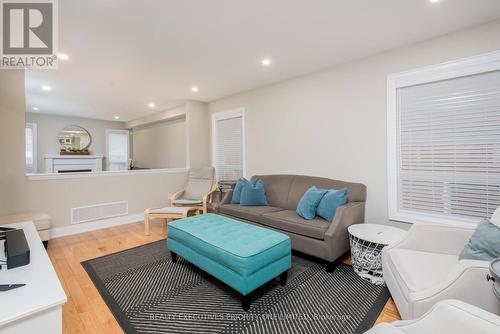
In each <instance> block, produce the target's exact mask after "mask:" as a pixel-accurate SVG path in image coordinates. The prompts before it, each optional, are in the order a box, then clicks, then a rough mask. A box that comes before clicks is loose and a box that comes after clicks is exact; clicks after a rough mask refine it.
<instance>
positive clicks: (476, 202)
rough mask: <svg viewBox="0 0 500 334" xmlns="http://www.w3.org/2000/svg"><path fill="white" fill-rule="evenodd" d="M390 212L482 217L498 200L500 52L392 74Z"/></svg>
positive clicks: (413, 216)
mask: <svg viewBox="0 0 500 334" xmlns="http://www.w3.org/2000/svg"><path fill="white" fill-rule="evenodd" d="M388 94H389V98H388V102H389V115H388V122H389V123H388V130H389V131H388V134H389V138H388V142H389V215H390V219H394V220H400V221H407V222H436V223H458V222H475V223H477V222H479V221H480V220H481V219H482V218H489V217H491V214H492V213H493V211H494V210H495V209H496V208H497V207H498V206H499V204H500V53H494V54H487V55H483V56H479V57H474V58H470V59H466V60H462V61H457V62H452V63H447V64H444V65H438V66H434V67H430V68H426V69H422V70H417V71H413V72H409V73H403V74H398V75H394V76H390V77H389V79H388Z"/></svg>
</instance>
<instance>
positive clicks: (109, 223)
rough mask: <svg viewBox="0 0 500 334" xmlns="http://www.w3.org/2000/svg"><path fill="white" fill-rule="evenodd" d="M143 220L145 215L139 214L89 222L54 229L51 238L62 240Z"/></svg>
mask: <svg viewBox="0 0 500 334" xmlns="http://www.w3.org/2000/svg"><path fill="white" fill-rule="evenodd" d="M143 220H144V214H143V213H138V214H134V215H128V216H120V217H114V218H109V219H102V220H96V221H93V222H88V223H81V224H75V225H68V226H61V227H54V228H53V229H52V230H51V233H50V238H51V239H55V238H60V237H64V236H67V235H73V234H79V233H85V232H91V231H95V230H99V229H102V228H109V227H113V226H119V225H126V224H133V223H137V222H140V221H143Z"/></svg>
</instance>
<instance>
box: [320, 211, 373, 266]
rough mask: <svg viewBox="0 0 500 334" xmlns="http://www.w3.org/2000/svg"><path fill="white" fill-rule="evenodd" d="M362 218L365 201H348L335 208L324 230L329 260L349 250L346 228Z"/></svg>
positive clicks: (361, 221) (359, 222) (362, 220)
mask: <svg viewBox="0 0 500 334" xmlns="http://www.w3.org/2000/svg"><path fill="white" fill-rule="evenodd" d="M364 220H365V202H350V203H347V204H345V205H342V206H341V207H338V208H337V211H336V212H335V217H334V218H333V221H332V223H331V224H330V226H329V227H328V229H327V230H326V232H325V242H326V243H327V244H328V253H329V254H327V257H328V260H329V261H334V260H336V259H337V258H338V257H340V256H342V255H343V254H344V253H346V252H347V251H348V250H349V233H348V232H347V228H348V227H349V226H351V225H353V224H361V223H363V222H364Z"/></svg>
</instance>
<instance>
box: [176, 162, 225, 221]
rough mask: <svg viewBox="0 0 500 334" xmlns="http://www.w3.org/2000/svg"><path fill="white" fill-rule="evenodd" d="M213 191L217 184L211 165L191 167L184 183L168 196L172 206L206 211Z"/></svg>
mask: <svg viewBox="0 0 500 334" xmlns="http://www.w3.org/2000/svg"><path fill="white" fill-rule="evenodd" d="M215 191H217V184H216V182H215V169H214V168H213V167H205V168H191V169H189V172H188V181H187V183H186V185H185V186H184V188H182V189H181V190H179V191H178V192H176V193H175V194H173V195H172V196H171V197H170V203H171V205H172V206H181V207H182V206H188V207H194V208H199V209H200V210H203V213H207V207H208V203H210V202H211V201H212V195H213V193H214V192H215Z"/></svg>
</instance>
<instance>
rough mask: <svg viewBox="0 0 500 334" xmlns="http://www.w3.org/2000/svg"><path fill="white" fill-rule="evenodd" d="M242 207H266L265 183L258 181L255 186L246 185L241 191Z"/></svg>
mask: <svg viewBox="0 0 500 334" xmlns="http://www.w3.org/2000/svg"><path fill="white" fill-rule="evenodd" d="M240 205H242V206H266V205H268V204H267V198H266V190H265V188H264V181H262V180H258V181H257V182H256V183H255V184H250V185H245V186H244V187H243V189H242V190H241V198H240Z"/></svg>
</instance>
